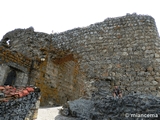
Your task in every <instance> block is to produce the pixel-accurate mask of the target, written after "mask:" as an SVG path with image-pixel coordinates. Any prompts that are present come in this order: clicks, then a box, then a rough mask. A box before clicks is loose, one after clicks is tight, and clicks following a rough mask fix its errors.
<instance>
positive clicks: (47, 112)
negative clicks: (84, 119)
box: [36, 107, 62, 120]
mask: <svg viewBox="0 0 160 120" xmlns="http://www.w3.org/2000/svg"><path fill="white" fill-rule="evenodd" d="M60 108H62V107H52V108H39V109H38V116H37V119H36V120H54V119H55V117H56V116H57V115H58V112H59V109H60Z"/></svg>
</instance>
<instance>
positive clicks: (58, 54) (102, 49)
mask: <svg viewBox="0 0 160 120" xmlns="http://www.w3.org/2000/svg"><path fill="white" fill-rule="evenodd" d="M8 40H10V44H9V47H6V49H7V50H9V51H12V52H14V51H16V52H18V53H21V54H23V55H24V56H26V57H27V58H29V59H30V61H32V62H31V63H30V64H31V67H30V72H29V73H28V74H27V75H28V78H30V79H29V81H28V82H26V83H28V84H33V85H36V86H38V87H39V88H40V89H41V91H42V92H41V93H42V99H41V104H43V105H56V104H63V103H65V102H66V101H68V100H74V99H77V98H79V97H82V96H91V95H92V93H93V92H96V91H98V90H99V87H98V86H101V90H102V91H105V92H106V93H107V94H109V95H111V90H112V87H113V85H114V83H115V84H118V85H119V86H120V87H121V89H122V90H123V94H128V93H130V92H138V93H147V94H153V95H160V74H159V73H160V68H159V63H160V52H159V45H160V44H159V40H160V38H159V35H158V31H157V28H156V24H155V20H154V19H153V18H152V17H151V16H146V15H137V14H131V15H129V14H128V15H126V16H123V17H118V18H108V19H106V20H104V21H103V22H100V23H96V24H92V25H90V26H88V27H84V28H76V29H73V30H69V31H66V32H62V33H59V34H57V33H55V34H50V35H49V34H45V33H40V32H34V29H33V28H28V29H16V30H14V31H11V32H8V33H7V34H6V35H4V37H3V39H2V41H1V46H4V47H5V46H6V44H7V43H6V41H8ZM4 63H5V62H4ZM0 68H1V67H0ZM5 71H7V69H6V70H5Z"/></svg>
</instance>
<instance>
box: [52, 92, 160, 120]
mask: <svg viewBox="0 0 160 120" xmlns="http://www.w3.org/2000/svg"><path fill="white" fill-rule="evenodd" d="M60 114H61V115H59V116H57V117H56V119H55V120H137V119H138V118H140V119H138V120H142V119H144V120H146V119H149V120H159V119H160V98H159V97H155V96H152V95H142V94H134V95H133V94H131V95H127V96H124V97H123V98H121V99H120V98H119V99H115V98H113V97H105V96H101V97H96V98H95V97H93V98H92V99H89V100H87V99H78V100H75V101H69V102H67V103H66V104H65V105H64V106H63V108H62V110H61V111H60ZM131 114H136V115H135V117H131ZM138 114H139V115H138ZM140 114H150V115H152V116H148V117H146V116H142V117H138V116H140ZM133 116H134V115H133Z"/></svg>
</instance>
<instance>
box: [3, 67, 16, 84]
mask: <svg viewBox="0 0 160 120" xmlns="http://www.w3.org/2000/svg"><path fill="white" fill-rule="evenodd" d="M16 77H17V75H16V71H15V70H11V71H10V72H9V73H8V76H7V78H6V81H5V83H4V85H14V84H15V81H16Z"/></svg>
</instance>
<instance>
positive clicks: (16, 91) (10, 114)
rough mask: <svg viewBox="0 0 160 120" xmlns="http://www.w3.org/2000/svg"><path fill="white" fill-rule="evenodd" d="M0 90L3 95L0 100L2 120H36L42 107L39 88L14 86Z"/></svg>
mask: <svg viewBox="0 0 160 120" xmlns="http://www.w3.org/2000/svg"><path fill="white" fill-rule="evenodd" d="M0 88H1V93H3V96H1V98H0V120H33V119H36V117H37V114H38V108H39V105H40V89H39V88H34V87H23V88H22V87H20V88H15V87H12V86H1V87H0ZM2 89H3V90H2ZM26 91H28V92H26ZM26 93H27V94H26Z"/></svg>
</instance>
